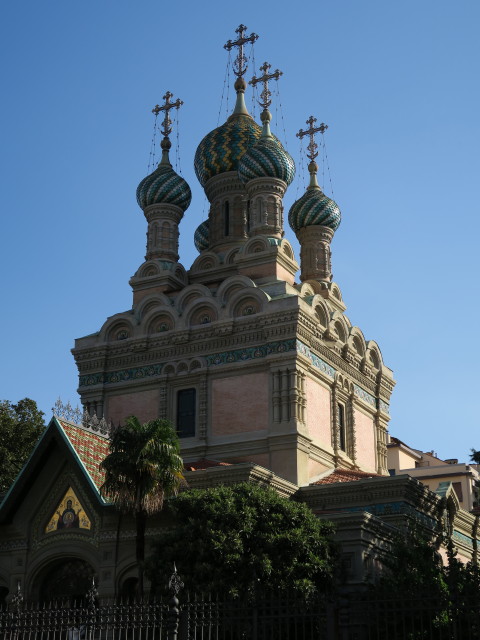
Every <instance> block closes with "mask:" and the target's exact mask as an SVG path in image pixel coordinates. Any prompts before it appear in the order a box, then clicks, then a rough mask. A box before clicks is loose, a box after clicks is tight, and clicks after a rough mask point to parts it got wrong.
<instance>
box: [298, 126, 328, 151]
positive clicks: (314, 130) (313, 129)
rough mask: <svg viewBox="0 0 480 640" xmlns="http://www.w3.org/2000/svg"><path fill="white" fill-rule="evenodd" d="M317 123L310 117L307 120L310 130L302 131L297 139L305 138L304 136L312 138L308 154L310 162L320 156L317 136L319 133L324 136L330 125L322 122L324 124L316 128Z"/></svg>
mask: <svg viewBox="0 0 480 640" xmlns="http://www.w3.org/2000/svg"><path fill="white" fill-rule="evenodd" d="M316 121H317V119H316V118H314V117H313V116H310V118H309V119H308V120H307V124H308V125H309V127H308V129H306V131H304V130H303V129H300V131H299V132H298V133H297V134H296V136H297V138H300V139H301V138H303V137H304V136H310V142H309V144H308V147H307V149H308V152H309V153H307V158H310V160H315V158H316V157H317V156H318V151H317V149H318V144H317V143H316V142H315V134H316V133H318V132H319V131H320V133H321V134H324V133H325V131H326V130H327V129H328V125H327V124H324V123H323V122H322V124H321V125H320V126H318V127H314V126H313V125H314V124H315V122H316Z"/></svg>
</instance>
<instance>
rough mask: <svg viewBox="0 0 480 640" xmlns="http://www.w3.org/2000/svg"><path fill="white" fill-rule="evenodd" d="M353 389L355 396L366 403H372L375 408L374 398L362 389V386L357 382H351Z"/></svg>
mask: <svg viewBox="0 0 480 640" xmlns="http://www.w3.org/2000/svg"><path fill="white" fill-rule="evenodd" d="M353 390H354V393H355V395H356V396H357V398H360V400H363V401H364V402H366V403H367V404H370V405H372V407H375V408H377V400H376V398H374V396H372V395H371V394H370V393H368V391H365V389H362V387H359V386H358V384H355V383H353Z"/></svg>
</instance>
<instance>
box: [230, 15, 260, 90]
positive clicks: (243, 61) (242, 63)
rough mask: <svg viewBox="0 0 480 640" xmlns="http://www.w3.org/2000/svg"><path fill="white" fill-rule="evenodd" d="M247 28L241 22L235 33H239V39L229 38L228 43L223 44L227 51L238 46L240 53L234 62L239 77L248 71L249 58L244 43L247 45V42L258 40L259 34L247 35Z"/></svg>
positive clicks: (234, 71)
mask: <svg viewBox="0 0 480 640" xmlns="http://www.w3.org/2000/svg"><path fill="white" fill-rule="evenodd" d="M246 30H247V27H246V26H245V25H244V24H241V25H240V26H239V27H238V29H235V33H238V39H237V40H234V41H232V40H229V41H228V42H227V43H226V44H224V45H223V48H224V49H226V50H227V51H230V49H233V47H238V55H237V57H236V59H235V62H234V63H233V73H234V74H235V75H236V76H238V77H239V78H241V77H242V76H243V75H245V73H246V71H247V58H246V56H245V53H244V51H243V47H244V45H246V44H247V42H251V43H252V44H253V43H254V42H255V41H256V40H258V36H257V34H256V33H251V34H250V35H249V36H246V35H245V31H246Z"/></svg>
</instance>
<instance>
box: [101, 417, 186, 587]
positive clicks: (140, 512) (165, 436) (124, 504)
mask: <svg viewBox="0 0 480 640" xmlns="http://www.w3.org/2000/svg"><path fill="white" fill-rule="evenodd" d="M100 467H101V468H103V469H104V470H105V482H104V483H103V484H102V486H101V487H100V492H101V494H102V495H103V496H104V497H105V498H106V499H107V500H110V501H111V502H113V504H114V505H115V506H117V507H118V508H119V509H120V510H121V511H122V512H124V513H131V514H133V515H134V517H135V522H136V560H137V565H138V596H139V598H143V577H144V564H145V528H146V520H147V516H149V515H152V514H154V513H158V512H159V511H161V509H162V507H163V502H164V499H165V498H166V497H169V496H174V495H176V494H177V493H178V490H179V488H180V486H181V485H182V484H183V483H184V482H185V480H184V477H183V473H182V472H183V461H182V458H181V457H180V445H179V442H178V437H177V434H176V432H175V428H174V427H173V426H172V424H171V423H170V422H168V421H167V420H151V421H150V422H146V423H144V424H142V423H141V422H140V421H139V420H138V418H136V417H135V416H130V417H129V418H127V421H126V424H125V425H124V426H121V427H118V428H117V429H116V430H115V431H114V433H113V435H112V438H111V442H110V453H109V454H108V456H107V457H106V458H105V460H104V461H103V462H102V463H101V465H100Z"/></svg>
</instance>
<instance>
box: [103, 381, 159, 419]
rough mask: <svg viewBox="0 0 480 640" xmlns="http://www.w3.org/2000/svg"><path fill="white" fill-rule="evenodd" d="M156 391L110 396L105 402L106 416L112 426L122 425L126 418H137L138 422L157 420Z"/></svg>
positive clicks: (157, 393) (157, 404)
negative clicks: (119, 423)
mask: <svg viewBox="0 0 480 640" xmlns="http://www.w3.org/2000/svg"><path fill="white" fill-rule="evenodd" d="M158 413H159V392H158V389H150V390H148V391H135V392H132V393H125V394H123V395H119V396H110V397H109V398H108V400H107V416H108V419H109V420H112V422H113V424H115V425H116V424H117V423H118V422H121V423H123V422H124V420H125V418H128V416H132V415H133V416H137V418H138V419H139V420H140V422H147V421H148V420H154V419H155V418H158Z"/></svg>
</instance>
